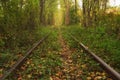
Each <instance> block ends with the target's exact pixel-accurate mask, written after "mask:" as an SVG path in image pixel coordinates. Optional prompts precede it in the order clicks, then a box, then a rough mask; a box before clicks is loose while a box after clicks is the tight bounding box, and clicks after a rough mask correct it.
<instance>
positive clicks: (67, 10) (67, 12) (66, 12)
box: [64, 0, 70, 25]
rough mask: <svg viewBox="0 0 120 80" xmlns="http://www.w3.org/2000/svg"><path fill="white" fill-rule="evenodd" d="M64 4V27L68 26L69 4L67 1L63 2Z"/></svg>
mask: <svg viewBox="0 0 120 80" xmlns="http://www.w3.org/2000/svg"><path fill="white" fill-rule="evenodd" d="M64 2H65V8H66V11H65V25H69V24H70V3H69V0H64Z"/></svg>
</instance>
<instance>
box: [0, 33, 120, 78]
mask: <svg viewBox="0 0 120 80" xmlns="http://www.w3.org/2000/svg"><path fill="white" fill-rule="evenodd" d="M49 35H50V34H48V35H46V36H45V37H44V38H42V39H41V40H39V41H38V42H37V43H36V44H35V45H33V47H32V48H31V49H29V50H28V51H27V52H26V54H25V55H24V56H23V57H22V58H20V59H19V60H18V61H17V62H16V63H15V64H14V65H13V66H12V67H11V69H10V70H8V71H7V73H6V74H4V75H3V76H2V77H1V78H0V80H5V79H6V78H7V77H8V76H9V75H10V74H11V73H13V72H14V71H15V70H16V69H17V68H19V67H20V66H21V65H23V63H25V61H26V59H27V58H28V56H29V55H31V53H32V52H33V51H34V50H35V48H37V47H38V45H39V44H42V42H44V41H45V39H47V38H48V36H49ZM70 36H71V38H72V39H73V40H74V41H75V42H77V44H79V45H80V46H81V47H82V49H83V50H84V51H85V52H86V53H88V54H89V55H91V57H93V58H94V60H95V61H97V62H98V63H99V64H100V65H101V66H102V67H103V68H104V70H105V71H106V72H107V73H108V74H109V75H111V76H112V78H113V79H114V80H120V74H119V73H118V72H117V71H115V70H114V69H113V68H111V67H110V66H109V65H108V64H107V63H105V62H104V61H103V60H102V59H101V58H99V57H98V56H97V55H95V54H94V53H93V52H92V51H90V50H89V49H88V48H87V47H86V46H85V45H84V44H82V43H81V42H79V40H77V39H76V38H75V37H74V36H72V35H71V34H70ZM68 61H69V59H68ZM72 66H74V65H72ZM53 69H54V68H53ZM53 80H55V79H53ZM60 80H61V79H60Z"/></svg>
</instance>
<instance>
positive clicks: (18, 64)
mask: <svg viewBox="0 0 120 80" xmlns="http://www.w3.org/2000/svg"><path fill="white" fill-rule="evenodd" d="M49 35H50V34H47V35H46V36H45V37H43V38H42V39H41V40H39V41H38V42H37V43H36V44H35V45H33V47H32V48H30V49H29V50H28V51H27V52H26V54H25V55H24V56H23V57H21V58H20V59H18V61H17V62H16V63H15V64H14V65H13V66H12V67H11V68H10V69H9V70H8V71H7V72H6V74H3V76H2V77H0V80H4V79H6V78H7V77H8V76H9V75H10V73H12V72H13V71H14V70H15V69H16V68H17V67H19V66H20V65H21V64H22V63H23V62H24V61H25V60H26V58H27V57H28V56H29V55H30V54H31V53H32V51H33V50H35V48H37V46H38V45H39V44H41V43H42V42H43V41H44V40H45V39H47V38H48V36H49Z"/></svg>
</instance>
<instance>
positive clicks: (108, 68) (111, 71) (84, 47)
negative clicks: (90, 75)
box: [70, 34, 120, 80]
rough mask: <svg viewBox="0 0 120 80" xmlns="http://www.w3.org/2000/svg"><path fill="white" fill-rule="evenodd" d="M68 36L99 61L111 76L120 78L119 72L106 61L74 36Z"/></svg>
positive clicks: (119, 79)
mask: <svg viewBox="0 0 120 80" xmlns="http://www.w3.org/2000/svg"><path fill="white" fill-rule="evenodd" d="M70 36H71V37H72V38H73V39H74V40H75V41H76V42H78V44H79V45H80V46H81V47H82V48H83V50H85V51H86V52H87V53H89V54H90V55H91V56H92V57H93V58H94V59H95V60H96V61H97V62H99V63H100V65H101V66H102V67H103V68H104V69H105V70H106V71H107V72H108V73H109V74H110V75H111V76H112V77H113V79H115V80H120V74H119V73H118V72H117V71H115V70H114V69H113V68H112V67H110V66H109V65H108V64H107V63H106V62H104V61H103V60H102V59H101V58H100V57H98V56H97V55H95V53H93V52H92V51H91V50H89V49H88V48H87V47H86V46H85V45H84V44H83V43H82V42H79V40H77V39H76V38H75V37H74V36H72V35H71V34H70Z"/></svg>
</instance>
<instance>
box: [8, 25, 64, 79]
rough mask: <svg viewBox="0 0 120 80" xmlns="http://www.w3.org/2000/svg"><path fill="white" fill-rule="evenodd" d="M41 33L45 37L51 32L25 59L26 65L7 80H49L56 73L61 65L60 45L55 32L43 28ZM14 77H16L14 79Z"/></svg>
mask: <svg viewBox="0 0 120 80" xmlns="http://www.w3.org/2000/svg"><path fill="white" fill-rule="evenodd" d="M43 31H44V32H43V33H41V32H40V35H41V34H42V35H45V34H46V33H48V32H51V35H50V36H49V37H48V39H46V40H45V41H44V42H43V44H42V45H40V46H39V47H38V48H37V49H36V50H35V51H34V52H33V54H32V55H31V56H30V57H29V58H28V59H27V61H26V63H24V65H23V66H21V68H20V69H19V70H18V71H16V74H12V75H10V77H9V78H8V79H11V80H16V79H23V80H24V79H27V80H31V79H39V80H49V79H50V76H52V75H54V74H55V73H56V71H57V70H56V69H57V67H58V66H61V65H62V61H61V58H60V55H59V53H58V52H59V50H60V45H59V44H58V43H57V41H58V33H57V30H56V29H53V28H49V27H47V28H43ZM38 34H39V33H38ZM14 75H18V76H16V77H14ZM11 77H12V78H11Z"/></svg>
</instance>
